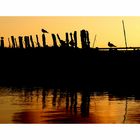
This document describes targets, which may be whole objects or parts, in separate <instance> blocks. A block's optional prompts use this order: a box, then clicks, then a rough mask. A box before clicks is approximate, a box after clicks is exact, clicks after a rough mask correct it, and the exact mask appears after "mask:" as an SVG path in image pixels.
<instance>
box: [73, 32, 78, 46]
mask: <svg viewBox="0 0 140 140" xmlns="http://www.w3.org/2000/svg"><path fill="white" fill-rule="evenodd" d="M74 42H75V48H77V31H74Z"/></svg>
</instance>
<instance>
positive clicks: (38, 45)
mask: <svg viewBox="0 0 140 140" xmlns="http://www.w3.org/2000/svg"><path fill="white" fill-rule="evenodd" d="M36 40H37V47H38V48H40V43H39V39H38V35H36Z"/></svg>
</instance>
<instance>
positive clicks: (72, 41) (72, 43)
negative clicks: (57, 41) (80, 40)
mask: <svg viewBox="0 0 140 140" xmlns="http://www.w3.org/2000/svg"><path fill="white" fill-rule="evenodd" d="M70 38H71V41H70V45H71V47H74V44H75V43H74V40H73V37H72V33H70Z"/></svg>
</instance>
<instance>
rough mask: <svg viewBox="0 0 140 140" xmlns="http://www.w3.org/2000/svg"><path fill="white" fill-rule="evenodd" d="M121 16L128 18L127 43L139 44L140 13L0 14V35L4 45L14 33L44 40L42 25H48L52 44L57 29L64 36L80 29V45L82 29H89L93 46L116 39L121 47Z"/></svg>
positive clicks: (136, 45) (131, 45)
mask: <svg viewBox="0 0 140 140" xmlns="http://www.w3.org/2000/svg"><path fill="white" fill-rule="evenodd" d="M122 20H124V22H125V29H126V37H127V43H128V47H138V46H140V40H139V38H140V35H139V34H140V17H138V16H136V17H135V16H130V17H129V16H127V17H125V16H124V17H121V16H114V17H113V16H25V17H24V16H9V17H8V16H5V17H0V21H1V22H0V31H1V34H0V36H4V38H5V42H6V43H5V45H6V46H8V41H7V40H8V37H10V36H12V35H14V36H15V37H16V38H17V37H18V36H24V35H33V37H34V38H35V35H36V34H38V35H39V38H40V42H41V43H42V41H41V34H42V33H41V29H42V28H44V29H47V30H48V32H49V34H47V35H46V39H47V44H48V45H50V46H51V45H52V38H51V33H55V34H56V33H58V34H59V35H60V37H61V38H62V39H63V40H65V33H66V32H69V33H70V32H72V33H73V32H74V31H77V33H78V46H81V43H80V30H82V29H86V30H88V31H89V37H90V46H91V47H92V46H93V41H94V37H95V35H96V36H97V38H96V42H95V46H94V47H108V46H107V43H108V42H109V41H110V42H113V43H114V44H115V45H116V46H118V47H124V46H125V42H124V36H123V27H122Z"/></svg>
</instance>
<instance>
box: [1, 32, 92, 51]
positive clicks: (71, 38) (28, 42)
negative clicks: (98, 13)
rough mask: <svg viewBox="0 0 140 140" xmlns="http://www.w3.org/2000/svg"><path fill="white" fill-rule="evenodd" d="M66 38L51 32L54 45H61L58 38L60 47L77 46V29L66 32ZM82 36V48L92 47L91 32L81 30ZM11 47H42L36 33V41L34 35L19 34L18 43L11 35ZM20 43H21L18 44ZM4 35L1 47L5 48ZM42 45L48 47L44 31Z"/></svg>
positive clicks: (9, 40)
mask: <svg viewBox="0 0 140 140" xmlns="http://www.w3.org/2000/svg"><path fill="white" fill-rule="evenodd" d="M65 34H66V38H65V40H62V39H61V38H60V36H59V34H56V35H55V34H51V36H52V40H53V47H59V46H58V43H57V39H58V40H59V43H60V47H74V48H77V47H78V46H77V31H74V33H73V34H72V33H70V34H69V33H68V32H67V33H65ZM80 37H81V45H82V48H90V41H89V33H88V31H86V30H81V31H80ZM8 43H9V48H35V47H41V45H40V42H39V37H38V35H36V42H34V41H33V37H32V35H30V36H24V37H23V36H19V37H18V43H17V39H16V38H15V37H14V36H11V38H8ZM18 44H19V45H18ZM4 47H5V45H4V37H1V38H0V48H4ZM42 47H48V45H47V42H46V36H45V34H44V33H43V34H42Z"/></svg>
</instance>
